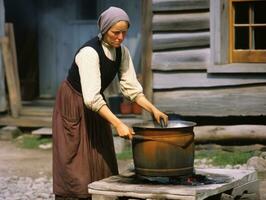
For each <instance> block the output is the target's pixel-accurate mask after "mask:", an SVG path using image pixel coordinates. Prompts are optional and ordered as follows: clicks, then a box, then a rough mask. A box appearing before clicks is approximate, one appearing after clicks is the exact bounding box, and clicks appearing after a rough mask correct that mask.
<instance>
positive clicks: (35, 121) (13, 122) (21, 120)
mask: <svg viewBox="0 0 266 200" xmlns="http://www.w3.org/2000/svg"><path fill="white" fill-rule="evenodd" d="M0 125H1V126H20V127H51V126H52V116H50V117H43V116H19V117H17V118H13V117H10V116H6V117H5V116H2V117H0Z"/></svg>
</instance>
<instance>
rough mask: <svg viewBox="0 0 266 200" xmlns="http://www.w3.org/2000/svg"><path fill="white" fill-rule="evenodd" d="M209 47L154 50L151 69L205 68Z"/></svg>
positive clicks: (207, 61)
mask: <svg viewBox="0 0 266 200" xmlns="http://www.w3.org/2000/svg"><path fill="white" fill-rule="evenodd" d="M209 58H210V49H209V48H204V49H189V50H179V51H178V50H175V51H162V52H154V53H153V54H152V69H153V70H166V71H167V70H177V69H185V70H186V69H206V66H207V65H208V64H209Z"/></svg>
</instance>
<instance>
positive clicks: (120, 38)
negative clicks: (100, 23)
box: [117, 33, 125, 40]
mask: <svg viewBox="0 0 266 200" xmlns="http://www.w3.org/2000/svg"><path fill="white" fill-rule="evenodd" d="M117 38H118V39H119V40H123V39H124V38H125V35H124V34H123V33H119V34H118V37H117Z"/></svg>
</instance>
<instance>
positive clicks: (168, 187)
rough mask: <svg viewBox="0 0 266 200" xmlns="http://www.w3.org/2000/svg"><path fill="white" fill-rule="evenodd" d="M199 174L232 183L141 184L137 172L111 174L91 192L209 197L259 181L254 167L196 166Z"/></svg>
mask: <svg viewBox="0 0 266 200" xmlns="http://www.w3.org/2000/svg"><path fill="white" fill-rule="evenodd" d="M195 171H196V174H203V175H211V174H213V175H214V174H215V175H216V176H220V177H223V176H226V177H228V178H230V181H229V182H226V183H221V184H209V185H199V186H193V187H188V186H185V185H174V184H138V183H134V178H132V177H134V174H133V173H131V174H130V173H128V174H126V175H124V174H123V176H111V177H109V178H106V179H103V180H100V181H95V182H93V183H91V184H89V187H88V190H89V193H90V194H92V195H94V194H96V195H105V196H116V197H119V196H123V197H133V198H141V199H179V200H192V199H194V200H195V199H198V200H201V199H207V198H208V197H211V196H213V195H217V194H221V193H223V192H226V191H229V190H231V189H233V188H234V187H236V186H241V185H244V184H248V183H250V184H252V183H254V182H255V181H257V180H258V178H257V174H256V172H255V171H254V170H239V169H195Z"/></svg>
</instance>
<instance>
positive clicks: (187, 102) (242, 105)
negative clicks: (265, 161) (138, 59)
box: [151, 0, 266, 117]
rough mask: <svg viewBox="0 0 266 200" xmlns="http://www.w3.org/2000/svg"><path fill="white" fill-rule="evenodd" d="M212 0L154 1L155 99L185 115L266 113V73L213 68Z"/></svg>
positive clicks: (153, 73)
mask: <svg viewBox="0 0 266 200" xmlns="http://www.w3.org/2000/svg"><path fill="white" fill-rule="evenodd" d="M209 3H210V2H209V0H189V1H188V0H153V1H152V55H151V71H152V84H151V85H152V86H151V87H152V98H153V99H152V100H153V102H154V103H155V105H157V106H158V107H159V108H160V109H162V110H163V111H165V112H170V113H176V114H180V115H182V116H211V117H213V116H215V117H226V116H261V115H266V104H265V102H266V101H265V99H266V84H265V82H266V76H265V75H264V74H256V73H252V74H251V73H237V72H234V73H208V71H207V69H208V68H209V67H210V66H211V65H212V62H211V49H210V38H211V37H212V36H211V34H210V5H209Z"/></svg>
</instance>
